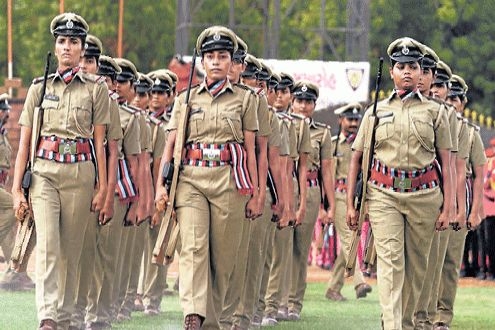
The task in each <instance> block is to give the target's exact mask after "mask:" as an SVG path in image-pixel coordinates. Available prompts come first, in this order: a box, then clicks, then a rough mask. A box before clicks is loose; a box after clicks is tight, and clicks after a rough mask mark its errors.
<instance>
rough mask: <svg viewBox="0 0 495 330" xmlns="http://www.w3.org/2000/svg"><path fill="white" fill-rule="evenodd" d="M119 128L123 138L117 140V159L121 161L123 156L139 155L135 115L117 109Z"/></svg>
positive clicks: (139, 133)
mask: <svg viewBox="0 0 495 330" xmlns="http://www.w3.org/2000/svg"><path fill="white" fill-rule="evenodd" d="M119 114H120V127H121V128H122V131H123V135H124V138H123V140H119V158H120V159H123V158H124V155H137V154H140V153H141V144H140V141H139V137H140V136H141V132H140V127H139V123H138V120H137V118H136V115H135V114H134V113H130V112H129V111H127V110H124V109H123V108H122V107H119Z"/></svg>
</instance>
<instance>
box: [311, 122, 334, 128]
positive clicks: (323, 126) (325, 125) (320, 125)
mask: <svg viewBox="0 0 495 330" xmlns="http://www.w3.org/2000/svg"><path fill="white" fill-rule="evenodd" d="M313 123H315V126H317V127H322V128H326V129H328V130H330V129H331V127H330V125H327V124H325V123H321V122H319V121H316V120H313Z"/></svg>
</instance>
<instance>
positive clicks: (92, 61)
mask: <svg viewBox="0 0 495 330" xmlns="http://www.w3.org/2000/svg"><path fill="white" fill-rule="evenodd" d="M79 67H80V68H81V70H82V72H84V73H91V74H96V73H97V72H98V61H97V60H96V57H94V56H91V57H86V56H83V57H81V60H80V61H79Z"/></svg>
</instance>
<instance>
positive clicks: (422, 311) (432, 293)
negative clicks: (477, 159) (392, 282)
mask: <svg viewBox="0 0 495 330" xmlns="http://www.w3.org/2000/svg"><path fill="white" fill-rule="evenodd" d="M447 114H448V119H449V126H450V134H451V136H453V137H456V138H453V139H452V149H451V152H455V153H456V154H455V156H456V157H457V158H459V159H467V158H468V156H469V149H468V140H467V139H468V135H467V129H466V126H465V124H463V123H462V118H461V119H460V120H459V118H458V117H457V116H456V112H455V109H452V107H450V106H449V108H448V112H447ZM450 233H451V231H450V230H446V231H443V232H435V234H434V236H433V242H432V243H431V248H430V254H429V256H428V266H427V270H426V274H425V280H424V282H423V288H422V289H421V294H420V297H419V300H418V304H417V307H416V312H415V318H414V326H415V328H416V329H423V328H426V329H431V328H432V327H433V320H434V317H435V314H436V309H437V306H436V305H437V303H436V302H437V297H438V285H439V280H440V273H441V270H442V267H439V265H443V261H444V257H445V249H446V248H447V246H446V243H447V240H446V239H445V236H446V235H447V236H448V235H450ZM441 237H443V238H444V239H441ZM441 242H442V244H441ZM440 251H442V253H440ZM409 305H411V304H409Z"/></svg>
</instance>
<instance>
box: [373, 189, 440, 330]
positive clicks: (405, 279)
mask: <svg viewBox="0 0 495 330" xmlns="http://www.w3.org/2000/svg"><path fill="white" fill-rule="evenodd" d="M367 199H368V207H369V216H370V223H371V227H372V229H373V235H374V237H375V247H376V252H377V271H378V273H377V278H378V293H379V297H380V305H381V309H382V322H383V327H384V329H386V330H388V329H402V328H403V325H402V320H403V318H409V319H410V320H412V318H413V315H403V309H404V306H403V303H404V302H408V301H409V299H411V301H412V304H413V306H414V309H415V308H416V304H417V300H418V298H419V294H420V291H421V286H422V284H423V279H424V274H425V270H426V267H427V257H428V252H429V249H430V247H431V242H432V240H433V235H434V233H435V222H436V219H437V218H438V215H439V213H440V206H441V204H442V193H441V191H440V189H439V188H433V189H428V190H421V191H418V192H413V193H397V192H392V191H385V190H380V189H379V188H376V187H375V186H373V185H369V186H368V196H367ZM414 309H413V311H414ZM404 328H406V326H404Z"/></svg>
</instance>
